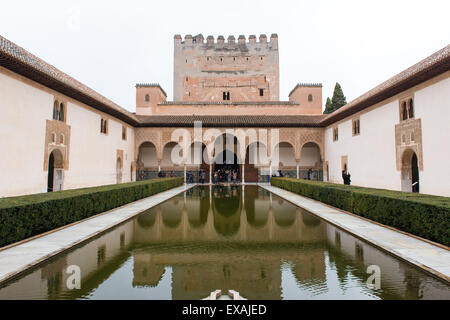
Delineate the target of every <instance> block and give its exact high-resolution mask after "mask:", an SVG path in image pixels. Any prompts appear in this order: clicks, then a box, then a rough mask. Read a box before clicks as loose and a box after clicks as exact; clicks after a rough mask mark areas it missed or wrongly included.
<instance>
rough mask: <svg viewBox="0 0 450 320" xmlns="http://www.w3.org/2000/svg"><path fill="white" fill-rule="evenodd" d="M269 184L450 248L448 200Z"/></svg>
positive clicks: (300, 183)
mask: <svg viewBox="0 0 450 320" xmlns="http://www.w3.org/2000/svg"><path fill="white" fill-rule="evenodd" d="M271 184H272V185H273V186H275V187H279V188H282V189H285V190H288V191H292V192H294V193H297V194H300V195H302V196H305V197H308V198H311V199H314V200H318V201H321V202H323V203H326V204H328V205H331V206H333V207H336V208H339V209H342V210H345V211H349V212H352V213H354V214H357V215H359V216H362V217H365V218H368V219H371V220H373V221H376V222H379V223H382V224H385V225H388V226H391V227H394V228H397V229H399V230H402V231H405V232H409V233H412V234H414V235H417V236H419V237H423V238H426V239H429V240H432V241H436V242H439V243H441V244H444V245H446V246H448V245H450V198H447V197H439V196H432V195H426V194H417V193H411V192H401V191H392V190H384V189H373V188H363V187H358V186H347V185H340V184H333V183H326V182H318V181H309V180H298V179H293V178H272V179H271Z"/></svg>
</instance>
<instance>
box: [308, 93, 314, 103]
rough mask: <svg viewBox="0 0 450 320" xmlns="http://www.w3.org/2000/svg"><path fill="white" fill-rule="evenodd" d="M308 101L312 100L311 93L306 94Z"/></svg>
mask: <svg viewBox="0 0 450 320" xmlns="http://www.w3.org/2000/svg"><path fill="white" fill-rule="evenodd" d="M308 101H309V102H312V101H313V96H312V94H308Z"/></svg>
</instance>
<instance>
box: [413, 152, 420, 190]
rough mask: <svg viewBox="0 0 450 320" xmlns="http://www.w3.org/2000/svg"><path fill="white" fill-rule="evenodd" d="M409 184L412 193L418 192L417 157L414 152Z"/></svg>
mask: <svg viewBox="0 0 450 320" xmlns="http://www.w3.org/2000/svg"><path fill="white" fill-rule="evenodd" d="M411 180H412V181H411V182H412V192H419V166H418V160H417V155H416V153H415V152H414V153H413V155H412V158H411Z"/></svg>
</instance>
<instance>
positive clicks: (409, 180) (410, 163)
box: [401, 149, 420, 192]
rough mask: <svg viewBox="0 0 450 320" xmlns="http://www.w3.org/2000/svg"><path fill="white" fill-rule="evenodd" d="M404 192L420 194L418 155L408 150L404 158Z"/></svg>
mask: <svg viewBox="0 0 450 320" xmlns="http://www.w3.org/2000/svg"><path fill="white" fill-rule="evenodd" d="M401 179H402V191H405V192H419V190H420V188H419V161H418V158H417V154H416V153H415V152H414V151H413V150H411V149H407V150H405V152H404V153H403V157H402V173H401Z"/></svg>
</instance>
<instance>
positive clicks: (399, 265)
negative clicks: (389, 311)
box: [0, 186, 450, 299]
mask: <svg viewBox="0 0 450 320" xmlns="http://www.w3.org/2000/svg"><path fill="white" fill-rule="evenodd" d="M74 265H75V266H79V267H80V271H81V288H80V289H69V288H68V286H67V283H68V282H70V279H69V277H70V276H71V274H68V273H67V268H68V267H69V266H74ZM373 266H375V268H378V269H377V270H379V271H380V273H379V277H376V276H377V274H378V273H374V274H373V270H374V269H373V268H374V267H373ZM68 280H69V281H68ZM377 281H378V282H377ZM378 284H379V286H378ZM217 289H221V290H222V292H226V291H228V290H229V289H233V290H236V291H238V292H239V293H240V294H241V295H242V296H243V297H245V298H247V299H450V290H449V286H448V285H447V284H446V283H444V282H442V281H440V280H438V279H436V278H434V277H432V276H430V275H428V274H426V273H425V272H423V271H421V270H419V269H416V268H415V267H413V266H410V265H409V264H407V263H405V262H403V261H401V260H399V259H397V258H395V257H393V256H391V255H389V254H387V253H385V252H383V251H381V250H379V249H377V248H375V247H373V246H371V245H370V244H368V243H366V242H364V241H362V240H360V239H358V238H355V237H353V236H352V235H350V234H348V233H346V232H344V231H342V230H341V229H339V228H337V227H335V226H333V225H331V224H329V223H327V222H325V221H323V220H321V219H319V218H318V217H316V216H315V215H313V214H311V213H309V212H307V211H305V210H303V209H301V208H299V207H297V206H295V205H293V204H291V203H289V202H287V201H285V200H283V199H282V198H280V197H278V196H276V195H273V194H271V193H270V192H268V191H266V190H264V189H262V188H260V187H258V186H212V187H210V186H197V187H194V188H192V189H189V190H188V191H186V192H185V193H183V194H180V195H178V196H176V197H174V198H172V199H170V200H168V201H166V202H164V203H162V204H160V205H158V206H156V207H153V208H151V209H149V210H147V211H145V212H143V213H141V214H140V215H138V216H137V217H135V218H134V219H132V220H129V221H127V222H125V223H123V224H121V225H119V226H117V227H115V228H114V229H112V230H110V231H108V232H106V233H104V234H102V235H100V236H98V237H96V238H94V239H92V240H90V241H89V242H86V243H84V244H82V245H80V246H78V247H76V248H72V249H71V250H70V251H67V252H65V253H63V254H60V255H58V256H57V257H54V258H52V259H50V260H48V261H47V262H45V263H44V264H42V265H40V266H38V267H36V268H34V269H31V270H29V271H28V272H27V273H25V274H24V275H23V276H22V277H21V278H19V279H16V280H14V281H10V282H9V283H6V284H4V285H3V286H2V287H1V288H0V299H202V298H205V297H207V296H208V295H209V294H210V292H212V291H214V290H217Z"/></svg>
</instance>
